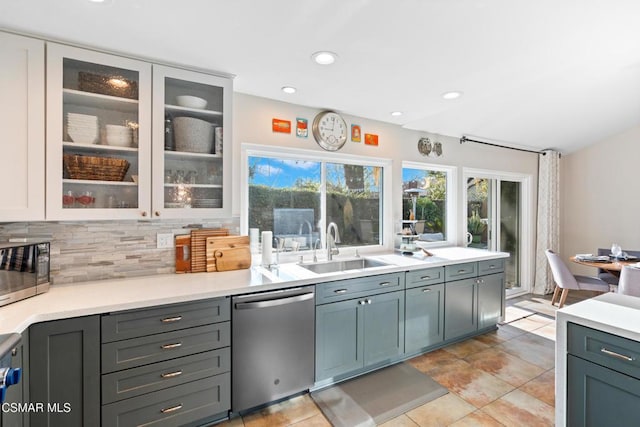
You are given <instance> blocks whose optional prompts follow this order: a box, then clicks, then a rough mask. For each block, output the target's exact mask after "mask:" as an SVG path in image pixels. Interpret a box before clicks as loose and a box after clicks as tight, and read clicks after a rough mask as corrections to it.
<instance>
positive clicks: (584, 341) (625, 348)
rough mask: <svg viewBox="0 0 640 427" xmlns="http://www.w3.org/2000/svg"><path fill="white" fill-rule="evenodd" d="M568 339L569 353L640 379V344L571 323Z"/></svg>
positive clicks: (568, 328) (569, 324)
mask: <svg viewBox="0 0 640 427" xmlns="http://www.w3.org/2000/svg"><path fill="white" fill-rule="evenodd" d="M567 337H568V338H567V351H568V352H569V353H571V354H573V355H575V356H578V357H581V358H583V359H586V360H590V361H592V362H594V363H597V364H599V365H602V366H606V367H609V368H611V369H615V370H616V371H619V372H622V373H625V374H627V375H631V376H632V377H635V378H639V379H640V342H638V341H633V340H630V339H627V338H622V337H619V336H617V335H611V334H608V333H606V332H602V331H598V330H596V329H591V328H587V327H585V326H581V325H576V324H575V323H571V322H569V323H568V324H567Z"/></svg>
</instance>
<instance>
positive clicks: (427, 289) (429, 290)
mask: <svg viewBox="0 0 640 427" xmlns="http://www.w3.org/2000/svg"><path fill="white" fill-rule="evenodd" d="M422 292H424V293H427V292H431V289H429V288H426V289H423V290H422Z"/></svg>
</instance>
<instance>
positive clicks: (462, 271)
mask: <svg viewBox="0 0 640 427" xmlns="http://www.w3.org/2000/svg"><path fill="white" fill-rule="evenodd" d="M466 272H467V270H458V273H466Z"/></svg>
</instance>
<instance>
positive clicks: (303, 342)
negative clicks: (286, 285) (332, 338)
mask: <svg viewBox="0 0 640 427" xmlns="http://www.w3.org/2000/svg"><path fill="white" fill-rule="evenodd" d="M231 301H232V307H233V313H232V316H233V317H232V321H231V329H232V342H231V354H232V366H231V381H232V387H231V390H232V398H231V410H232V411H233V412H240V411H244V410H245V409H249V408H253V407H255V406H258V405H262V404H264V403H267V402H271V401H274V400H278V399H281V398H284V397H287V396H290V395H292V394H295V393H298V392H300V391H303V390H307V389H308V388H309V387H311V385H313V381H314V357H315V356H314V353H315V350H314V348H315V338H314V334H315V321H314V319H315V303H314V287H313V286H305V287H299V288H294V289H286V290H281V291H274V292H264V293H260V294H252V295H246V296H237V297H233V298H232V300H231Z"/></svg>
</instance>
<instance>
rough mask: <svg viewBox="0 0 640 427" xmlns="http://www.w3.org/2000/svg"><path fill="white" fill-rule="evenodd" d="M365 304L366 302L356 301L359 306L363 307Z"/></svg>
mask: <svg viewBox="0 0 640 427" xmlns="http://www.w3.org/2000/svg"><path fill="white" fill-rule="evenodd" d="M366 303H367V302H366V301H358V304H359V305H365V304H366Z"/></svg>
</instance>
